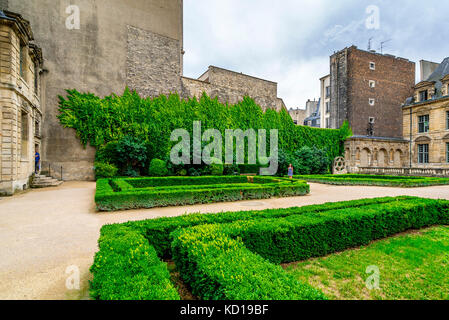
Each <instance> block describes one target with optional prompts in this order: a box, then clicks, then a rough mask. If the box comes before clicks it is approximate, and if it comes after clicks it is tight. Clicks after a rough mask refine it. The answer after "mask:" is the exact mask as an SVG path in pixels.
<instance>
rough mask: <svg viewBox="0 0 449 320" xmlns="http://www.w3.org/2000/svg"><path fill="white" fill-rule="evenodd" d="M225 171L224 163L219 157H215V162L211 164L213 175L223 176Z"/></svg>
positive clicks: (211, 173)
mask: <svg viewBox="0 0 449 320" xmlns="http://www.w3.org/2000/svg"><path fill="white" fill-rule="evenodd" d="M223 172H224V165H223V163H221V161H220V160H219V159H213V163H212V164H211V165H210V175H211V176H222V175H223Z"/></svg>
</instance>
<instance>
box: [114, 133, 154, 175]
mask: <svg viewBox="0 0 449 320" xmlns="http://www.w3.org/2000/svg"><path fill="white" fill-rule="evenodd" d="M146 161H147V147H146V144H145V142H143V141H141V140H140V139H139V138H136V137H133V136H125V137H123V138H122V139H121V140H120V141H119V142H118V143H117V145H116V162H117V164H118V168H119V169H120V172H121V173H122V174H123V175H124V176H129V177H136V176H139V175H141V173H142V171H143V168H144V167H145V163H146Z"/></svg>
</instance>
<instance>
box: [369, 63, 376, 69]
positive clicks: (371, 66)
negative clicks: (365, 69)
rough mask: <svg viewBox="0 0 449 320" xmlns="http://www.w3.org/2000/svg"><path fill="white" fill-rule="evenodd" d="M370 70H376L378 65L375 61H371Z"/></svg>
mask: <svg viewBox="0 0 449 320" xmlns="http://www.w3.org/2000/svg"><path fill="white" fill-rule="evenodd" d="M369 68H370V70H373V71H374V70H376V63H375V62H374V61H370V63H369Z"/></svg>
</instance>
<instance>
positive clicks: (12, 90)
mask: <svg viewBox="0 0 449 320" xmlns="http://www.w3.org/2000/svg"><path fill="white" fill-rule="evenodd" d="M21 43H22V45H23V52H24V54H23V56H24V63H23V66H24V72H23V77H22V76H21V75H20V47H21ZM32 54H33V50H30V47H29V42H28V38H27V37H26V36H23V35H22V34H20V33H19V31H18V29H17V28H16V27H15V25H14V24H11V23H6V22H4V21H1V22H0V194H12V193H14V192H15V191H16V190H22V189H24V188H27V187H28V186H29V178H30V176H31V175H32V173H33V172H34V153H35V145H40V139H39V137H36V136H35V134H34V133H35V125H36V120H40V119H41V118H42V113H41V108H40V101H39V96H38V93H39V89H40V88H39V86H38V91H36V90H35V85H34V77H35V65H36V64H37V65H39V62H38V61H36V60H35V59H33V56H32ZM22 114H23V116H22ZM22 117H23V119H24V120H26V121H27V126H26V127H25V128H24V129H25V130H22ZM22 136H26V139H25V140H23V139H22Z"/></svg>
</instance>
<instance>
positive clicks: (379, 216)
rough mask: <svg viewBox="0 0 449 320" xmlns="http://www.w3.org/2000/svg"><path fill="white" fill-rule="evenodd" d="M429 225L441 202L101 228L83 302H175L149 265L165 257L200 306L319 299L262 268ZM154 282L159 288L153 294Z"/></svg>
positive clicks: (406, 200) (443, 210)
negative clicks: (212, 302)
mask: <svg viewBox="0 0 449 320" xmlns="http://www.w3.org/2000/svg"><path fill="white" fill-rule="evenodd" d="M433 224H449V202H448V201H442V200H440V201H438V200H429V199H421V198H414V197H397V198H378V199H365V200H356V201H347V202H338V203H328V204H324V205H313V206H307V207H301V208H288V209H270V210H263V211H241V212H231V213H219V214H204V215H201V214H192V215H184V216H180V217H176V218H162V219H155V220H146V221H138V222H128V223H125V224H121V225H110V226H104V227H103V228H102V230H101V238H100V241H99V243H100V251H99V252H98V253H97V254H96V257H95V263H94V265H93V266H92V269H91V271H92V273H93V276H94V279H93V281H92V284H91V294H92V296H93V297H94V298H96V299H141V298H142V299H177V298H179V296H177V295H176V296H175V295H174V294H173V290H172V289H171V286H170V285H168V284H167V283H168V282H167V279H169V276H168V273H167V272H166V266H165V264H164V263H162V262H160V261H159V260H158V259H157V257H159V258H172V257H173V258H174V259H175V261H176V265H177V268H178V269H179V270H180V271H181V276H182V277H183V279H184V280H185V281H186V282H187V283H188V284H189V285H190V286H191V287H192V290H193V291H194V293H195V294H197V295H199V296H200V297H202V298H203V299H231V300H232V299H254V300H257V299H323V298H325V297H324V295H322V294H321V293H320V292H319V291H318V290H315V289H313V288H311V287H310V286H308V285H306V284H301V283H298V282H297V281H296V280H294V279H293V278H291V277H289V276H287V275H286V274H285V273H284V272H283V271H282V269H281V268H280V267H278V266H276V265H274V264H271V263H270V262H269V261H271V262H275V263H279V262H291V261H298V260H302V259H307V258H309V257H315V256H321V255H324V254H328V253H331V252H335V251H339V250H343V249H345V248H349V247H353V246H358V245H363V244H366V243H368V242H369V241H371V240H374V239H380V238H384V237H387V236H389V235H392V234H395V233H398V232H402V231H406V230H408V229H419V228H422V227H426V226H429V225H433ZM172 246H173V250H172V249H171V247H172ZM140 248H141V249H140ZM156 253H157V255H156ZM172 253H173V254H172ZM145 259H147V260H145ZM265 259H266V260H265ZM146 263H148V265H149V267H148V268H146V267H145V264H146ZM153 273H154V274H153ZM128 282H129V283H131V285H127V284H126V283H128ZM156 282H159V283H162V286H161V287H158V288H153V285H154V284H155V283H156Z"/></svg>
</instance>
